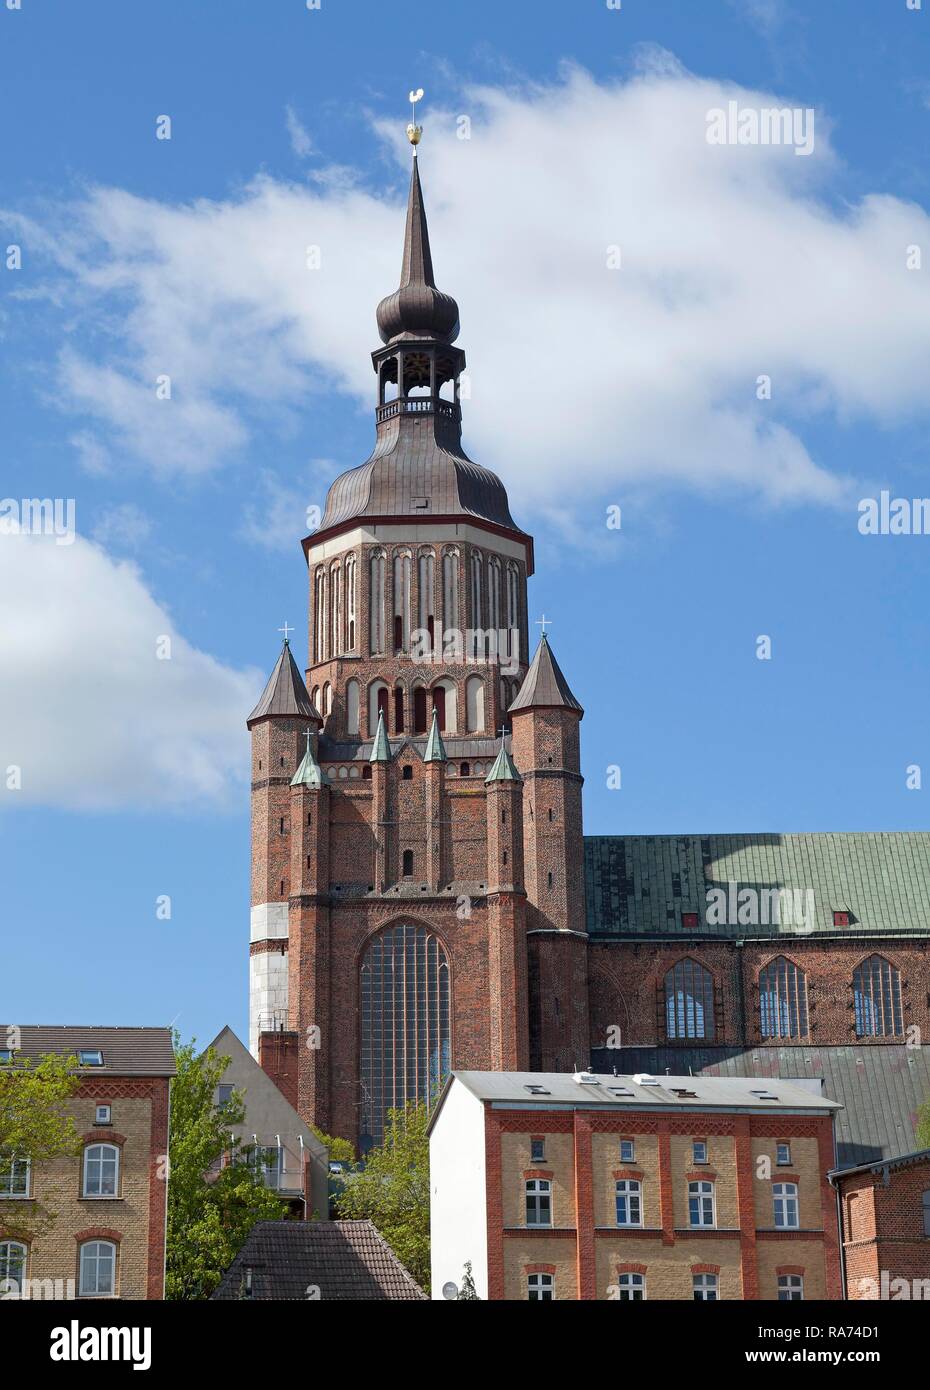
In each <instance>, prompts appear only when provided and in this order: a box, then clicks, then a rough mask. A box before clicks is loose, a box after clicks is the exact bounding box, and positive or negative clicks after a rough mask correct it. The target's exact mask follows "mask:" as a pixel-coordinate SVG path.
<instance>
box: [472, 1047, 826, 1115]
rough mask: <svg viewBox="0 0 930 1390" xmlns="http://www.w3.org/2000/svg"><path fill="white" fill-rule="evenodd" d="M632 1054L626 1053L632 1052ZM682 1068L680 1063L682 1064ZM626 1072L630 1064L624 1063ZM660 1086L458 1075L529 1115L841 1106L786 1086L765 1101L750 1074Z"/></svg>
mask: <svg viewBox="0 0 930 1390" xmlns="http://www.w3.org/2000/svg"><path fill="white" fill-rule="evenodd" d="M630 1050H632V1049H627V1051H630ZM679 1066H680V1063H679ZM624 1067H626V1060H624ZM642 1072H643V1073H648V1075H649V1076H650V1078H651V1079H653V1080H657V1081H659V1082H660V1083H661V1084H660V1085H658V1086H650V1085H648V1084H646V1083H645V1082H644V1080H643V1075H642V1074H641V1073H638V1072H637V1073H633V1072H629V1073H628V1072H626V1071H624V1073H623V1074H622V1075H615V1074H613V1073H612V1072H611V1071H603V1072H579V1073H578V1074H577V1077H576V1076H575V1075H573V1074H572V1073H571V1072H547V1071H541V1072H534V1071H454V1072H453V1073H452V1075H453V1076H454V1077H455V1079H456V1081H459V1082H461V1084H462V1085H463V1086H464V1087H465V1088H466V1089H467V1090H469V1091H471V1093H472V1095H474V1096H477V1097H478V1099H479V1100H483V1101H487V1102H488V1103H489V1104H491V1105H498V1106H503V1107H510V1106H517V1107H518V1108H520V1107H522V1108H525V1109H527V1110H546V1109H549V1108H550V1107H553V1106H554V1107H556V1108H557V1109H560V1110H564V1109H566V1108H567V1107H571V1108H572V1109H576V1110H586V1109H591V1108H600V1109H609V1110H641V1109H644V1108H646V1109H653V1108H655V1107H656V1106H658V1107H660V1108H661V1109H663V1110H667V1109H670V1108H674V1109H679V1108H680V1109H683V1110H732V1109H734V1108H739V1109H740V1110H745V1109H749V1108H752V1109H759V1110H821V1111H824V1112H826V1111H827V1110H833V1109H835V1108H836V1102H835V1101H834V1099H833V1098H832V1097H830V1096H819V1095H815V1094H814V1093H813V1092H812V1091H810V1090H809V1089H806V1088H804V1087H799V1086H793V1085H791V1083H790V1082H782V1083H781V1084H780V1085H778V1086H777V1087H775V1086H773V1087H772V1088H771V1094H770V1095H769V1098H768V1099H766V1098H765V1096H763V1095H761V1094H759V1092H760V1091H768V1087H767V1086H766V1085H765V1083H762V1084H761V1085H760V1083H759V1082H758V1080H755V1079H753V1077H752V1076H751V1074H747V1073H745V1072H744V1073H741V1074H731V1075H728V1076H722V1075H721V1076H713V1077H710V1076H682V1075H681V1074H680V1072H679V1073H677V1074H675V1075H671V1076H667V1075H666V1074H665V1071H664V1070H663V1071H661V1072H649V1071H648V1068H646V1067H643V1069H642ZM581 1077H583V1078H584V1080H581V1079H580V1078H581Z"/></svg>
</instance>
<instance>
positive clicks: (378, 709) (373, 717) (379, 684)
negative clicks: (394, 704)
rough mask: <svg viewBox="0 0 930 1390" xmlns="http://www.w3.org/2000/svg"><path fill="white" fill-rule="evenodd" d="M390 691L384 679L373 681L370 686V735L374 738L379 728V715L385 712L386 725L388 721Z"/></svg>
mask: <svg viewBox="0 0 930 1390" xmlns="http://www.w3.org/2000/svg"><path fill="white" fill-rule="evenodd" d="M389 693H390V692H389V691H388V688H387V686H386V685H385V683H384V681H373V682H372V684H371V685H370V686H369V687H368V737H369V738H374V736H375V733H376V731H377V728H378V715H379V714H381V713H382V712H383V713H384V722H385V726H386V725H387V721H388V696H389Z"/></svg>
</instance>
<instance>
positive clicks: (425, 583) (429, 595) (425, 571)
mask: <svg viewBox="0 0 930 1390" xmlns="http://www.w3.org/2000/svg"><path fill="white" fill-rule="evenodd" d="M435 576H436V562H435V560H434V559H433V552H432V551H431V550H421V551H420V558H419V561H418V573H417V598H418V608H417V620H418V624H417V625H418V626H419V628H420V629H421V631H423V632H428V633H429V640H430V647H431V648H432V645H433V640H434V638H435V635H436V631H435V629H436V616H435V615H436V608H435V597H434V593H433V582H434V579H435Z"/></svg>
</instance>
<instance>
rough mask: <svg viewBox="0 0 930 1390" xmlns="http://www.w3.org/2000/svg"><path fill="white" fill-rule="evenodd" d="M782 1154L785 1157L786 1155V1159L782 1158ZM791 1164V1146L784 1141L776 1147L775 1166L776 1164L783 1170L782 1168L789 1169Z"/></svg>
mask: <svg viewBox="0 0 930 1390" xmlns="http://www.w3.org/2000/svg"><path fill="white" fill-rule="evenodd" d="M782 1153H784V1155H785V1156H784V1158H782ZM790 1162H791V1145H790V1144H789V1143H788V1142H787V1140H782V1142H781V1143H779V1144H776V1145H775V1164H776V1167H779V1168H781V1167H787V1166H788V1164H789V1163H790Z"/></svg>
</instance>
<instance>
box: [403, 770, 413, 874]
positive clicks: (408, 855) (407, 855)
mask: <svg viewBox="0 0 930 1390" xmlns="http://www.w3.org/2000/svg"><path fill="white" fill-rule="evenodd" d="M404 771H405V772H406V771H407V769H406V768H404ZM401 872H402V873H403V876H404V878H412V877H413V850H412V849H405V850H404V863H403V869H402V871H401Z"/></svg>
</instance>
